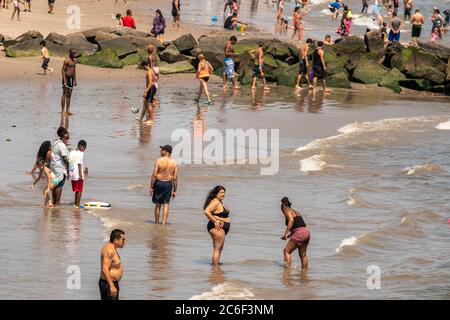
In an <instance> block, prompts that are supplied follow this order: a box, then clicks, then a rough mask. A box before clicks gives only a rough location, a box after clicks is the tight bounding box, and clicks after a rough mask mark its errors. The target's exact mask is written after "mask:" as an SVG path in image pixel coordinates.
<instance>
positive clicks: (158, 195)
mask: <svg viewBox="0 0 450 320" xmlns="http://www.w3.org/2000/svg"><path fill="white" fill-rule="evenodd" d="M153 187H154V189H155V190H154V191H153V197H152V202H153V203H159V204H163V203H170V197H171V196H172V190H173V182H172V181H159V180H156V181H155V184H154V186H153Z"/></svg>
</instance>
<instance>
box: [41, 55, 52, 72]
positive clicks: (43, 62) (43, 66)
mask: <svg viewBox="0 0 450 320" xmlns="http://www.w3.org/2000/svg"><path fill="white" fill-rule="evenodd" d="M49 62H50V58H44V60H43V61H42V69H44V70H47V69H48V63H49Z"/></svg>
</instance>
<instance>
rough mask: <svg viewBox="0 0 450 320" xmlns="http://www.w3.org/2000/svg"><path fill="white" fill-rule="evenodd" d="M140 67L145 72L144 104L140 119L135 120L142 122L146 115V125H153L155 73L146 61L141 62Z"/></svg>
mask: <svg viewBox="0 0 450 320" xmlns="http://www.w3.org/2000/svg"><path fill="white" fill-rule="evenodd" d="M141 67H143V68H144V69H145V71H146V75H145V81H146V85H145V90H144V94H143V97H144V104H143V106H142V113H141V117H140V118H137V117H136V118H135V119H136V120H138V121H144V116H145V114H146V113H148V115H147V120H146V121H145V123H146V124H152V123H153V110H154V108H155V107H156V104H155V103H156V100H155V94H156V81H157V77H156V75H155V71H153V68H151V67H150V65H149V63H148V60H147V61H142V62H141Z"/></svg>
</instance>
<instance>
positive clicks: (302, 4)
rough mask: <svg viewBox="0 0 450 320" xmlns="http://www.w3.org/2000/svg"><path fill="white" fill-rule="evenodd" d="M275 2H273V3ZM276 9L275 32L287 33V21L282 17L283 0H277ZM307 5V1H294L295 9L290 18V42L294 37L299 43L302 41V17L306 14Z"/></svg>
mask: <svg viewBox="0 0 450 320" xmlns="http://www.w3.org/2000/svg"><path fill="white" fill-rule="evenodd" d="M274 2H275V1H274ZM276 2H277V7H276V15H275V19H276V22H275V32H276V33H277V32H280V33H286V32H287V31H288V29H289V28H290V27H289V21H288V19H287V18H285V17H284V16H283V12H284V0H277V1H276ZM307 4H308V0H302V1H300V0H296V1H295V7H294V12H293V16H292V23H293V26H292V29H293V33H292V36H291V40H293V39H294V38H295V37H296V36H297V38H298V40H299V41H303V40H304V30H305V28H304V27H303V17H305V16H306V15H307V13H306V10H305V9H306V5H307Z"/></svg>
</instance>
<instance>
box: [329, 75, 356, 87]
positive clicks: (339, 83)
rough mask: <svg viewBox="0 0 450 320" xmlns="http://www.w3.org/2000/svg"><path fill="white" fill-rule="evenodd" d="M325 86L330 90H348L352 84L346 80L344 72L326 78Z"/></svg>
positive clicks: (346, 76)
mask: <svg viewBox="0 0 450 320" xmlns="http://www.w3.org/2000/svg"><path fill="white" fill-rule="evenodd" d="M326 80H327V85H328V86H329V87H332V88H345V89H350V88H351V87H352V83H351V82H350V81H349V80H348V75H347V73H346V72H338V73H335V74H332V75H330V76H328V77H327V79H326Z"/></svg>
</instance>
